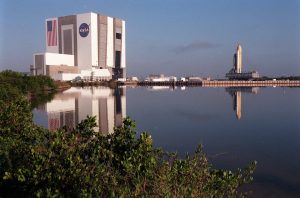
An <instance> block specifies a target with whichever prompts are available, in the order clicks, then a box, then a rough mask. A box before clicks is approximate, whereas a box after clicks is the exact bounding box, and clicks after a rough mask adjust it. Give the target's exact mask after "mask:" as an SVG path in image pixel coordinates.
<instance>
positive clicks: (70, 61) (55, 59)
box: [45, 53, 74, 66]
mask: <svg viewBox="0 0 300 198" xmlns="http://www.w3.org/2000/svg"><path fill="white" fill-rule="evenodd" d="M45 65H66V66H74V55H69V54H56V53H45Z"/></svg>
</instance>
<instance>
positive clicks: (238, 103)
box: [225, 87, 259, 120]
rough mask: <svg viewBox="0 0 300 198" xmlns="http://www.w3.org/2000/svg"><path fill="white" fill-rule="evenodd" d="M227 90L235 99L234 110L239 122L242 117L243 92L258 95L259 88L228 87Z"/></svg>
mask: <svg viewBox="0 0 300 198" xmlns="http://www.w3.org/2000/svg"><path fill="white" fill-rule="evenodd" d="M225 90H226V91H227V92H228V93H229V94H230V95H231V96H232V97H233V110H234V111H235V114H236V118H237V119H238V120H240V119H241V117H242V92H244V93H252V94H257V93H258V90H259V88H258V87H227V88H225Z"/></svg>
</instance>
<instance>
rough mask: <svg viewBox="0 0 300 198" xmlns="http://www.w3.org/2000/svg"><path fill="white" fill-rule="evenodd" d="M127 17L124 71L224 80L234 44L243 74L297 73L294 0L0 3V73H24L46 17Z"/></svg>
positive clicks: (299, 49) (299, 21)
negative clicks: (241, 59) (238, 47)
mask: <svg viewBox="0 0 300 198" xmlns="http://www.w3.org/2000/svg"><path fill="white" fill-rule="evenodd" d="M91 11H92V12H97V13H102V14H105V15H108V16H113V17H119V18H122V19H124V20H126V36H127V40H126V45H127V73H128V75H136V76H146V75H148V74H150V73H164V74H166V75H176V76H186V75H201V76H202V75H204V76H212V77H219V78H221V77H224V75H225V73H226V72H227V71H228V70H230V69H231V67H232V55H233V53H234V51H235V48H236V45H237V43H238V42H239V43H241V44H242V47H243V53H244V70H257V71H259V72H260V73H261V74H262V75H270V76H271V75H276V76H277V75H300V0H251V1H249V0H230V1H228V0H215V1H211V0H210V1H209V0H110V1H108V0H106V1H104V0H84V1H83V0H72V1H71V0H66V1H63V0H51V1H46V0H35V1H34V0H26V1H20V0H1V2H0V69H1V70H3V69H13V70H18V71H28V70H29V65H30V64H32V54H33V53H36V52H43V51H45V42H44V40H45V38H44V37H45V33H44V31H45V30H44V21H45V19H46V18H48V17H53V16H64V15H70V14H78V13H84V12H91Z"/></svg>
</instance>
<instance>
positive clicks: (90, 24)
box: [31, 13, 126, 80]
mask: <svg viewBox="0 0 300 198" xmlns="http://www.w3.org/2000/svg"><path fill="white" fill-rule="evenodd" d="M45 37H46V39H45V40H46V52H45V53H38V54H34V55H33V66H32V68H31V71H32V73H33V74H34V75H49V76H51V77H52V78H54V79H56V80H72V79H74V78H75V77H77V76H79V77H82V78H92V79H100V80H101V79H105V80H107V79H111V78H114V79H117V78H125V77H126V44H125V38H126V37H125V21H124V20H122V19H118V18H112V17H108V16H104V15H101V14H96V13H84V14H77V15H70V16H62V17H54V18H48V19H46V21H45Z"/></svg>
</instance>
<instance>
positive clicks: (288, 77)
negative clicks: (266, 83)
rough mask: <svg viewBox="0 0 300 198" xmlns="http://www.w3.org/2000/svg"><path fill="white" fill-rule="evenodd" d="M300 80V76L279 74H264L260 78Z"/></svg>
mask: <svg viewBox="0 0 300 198" xmlns="http://www.w3.org/2000/svg"><path fill="white" fill-rule="evenodd" d="M273 79H276V80H300V76H279V77H268V76H262V77H260V78H259V79H258V80H273Z"/></svg>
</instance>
